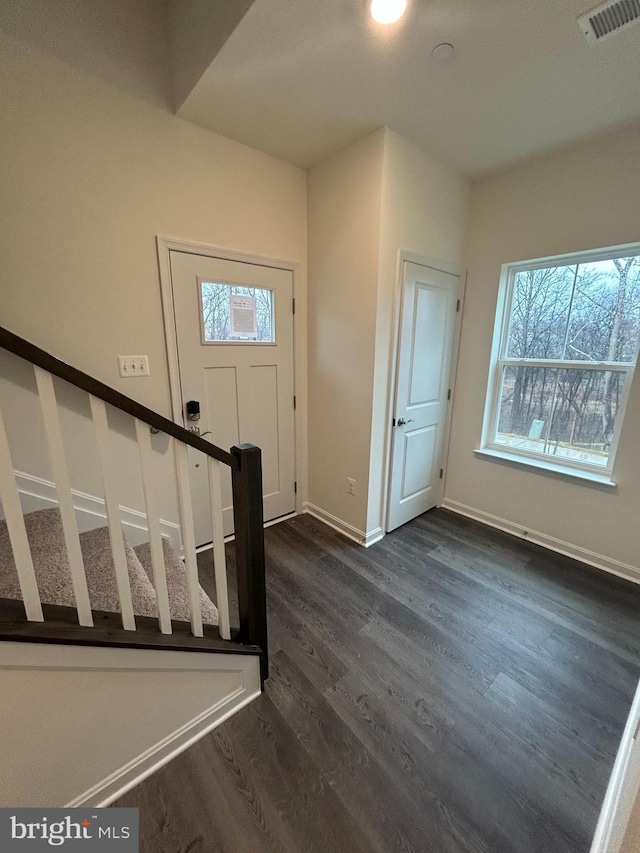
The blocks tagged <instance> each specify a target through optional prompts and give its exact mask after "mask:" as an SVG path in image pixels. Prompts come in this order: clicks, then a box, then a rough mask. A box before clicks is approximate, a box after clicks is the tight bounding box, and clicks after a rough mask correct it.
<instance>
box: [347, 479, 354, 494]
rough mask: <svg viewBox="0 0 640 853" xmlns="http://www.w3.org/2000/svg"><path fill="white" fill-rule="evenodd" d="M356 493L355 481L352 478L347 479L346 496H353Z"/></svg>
mask: <svg viewBox="0 0 640 853" xmlns="http://www.w3.org/2000/svg"><path fill="white" fill-rule="evenodd" d="M355 493H356V481H355V480H354V479H353V477H347V494H348V495H355Z"/></svg>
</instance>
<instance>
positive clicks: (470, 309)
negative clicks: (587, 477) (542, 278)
mask: <svg viewBox="0 0 640 853" xmlns="http://www.w3.org/2000/svg"><path fill="white" fill-rule="evenodd" d="M639 155H640V128H638V127H635V128H629V129H625V130H621V131H619V132H617V133H615V134H611V135H609V136H606V137H602V138H600V139H597V140H595V141H590V142H587V143H583V144H582V145H579V146H576V147H574V148H571V149H567V150H564V151H561V152H559V153H555V154H551V155H548V156H545V157H542V158H540V159H537V160H535V161H533V162H531V163H528V164H525V165H523V166H520V167H518V168H514V169H510V170H509V171H507V172H504V173H502V174H499V175H497V176H495V177H489V178H486V179H485V180H483V181H480V182H479V183H477V184H476V185H475V186H474V188H473V192H472V200H471V212H470V223H469V241H468V250H467V267H468V277H467V292H466V300H465V306H464V315H463V325H462V339H461V351H460V363H459V372H458V376H457V385H456V399H455V404H454V410H453V429H452V440H451V451H450V457H449V461H448V466H447V476H446V483H445V496H446V498H447V499H449V500H452V501H456V502H458V503H459V504H463V505H465V506H467V507H471V508H473V509H474V510H478V511H480V512H481V513H488V514H490V515H493V516H497V517H498V518H500V519H505V520H507V521H508V522H510V523H512V524H514V525H516V526H517V527H519V528H522V529H527V530H530V531H537V532H539V533H542V534H544V535H545V536H547V537H553V538H555V539H557V540H560V541H561V542H565V543H568V544H569V545H571V546H572V547H574V548H575V547H577V548H582V549H585V550H586V552H587V554H586V555H583V556H587V557H588V556H589V552H592V554H593V555H596V557H597V559H596V557H594V559H595V561H596V562H600V563H601V564H602V563H603V562H607V563H609V564H611V565H613V566H614V567H615V565H616V561H617V562H618V563H620V564H622V565H621V566H619V567H618V568H621V569H622V570H625V566H627V567H629V566H630V567H636V568H637V567H638V566H640V558H639V556H638V533H637V525H638V508H639V507H640V454H639V453H638V435H639V434H640V373H638V374H636V377H635V382H634V384H633V387H632V389H631V397H630V400H629V405H628V408H627V415H626V420H625V424H624V429H623V432H622V437H621V441H620V446H619V451H618V457H617V461H616V467H615V471H614V474H613V479H614V480H615V481H616V482H617V483H618V487H617V489H616V490H615V491H611V490H610V489H606V488H602V487H597V486H590V485H585V484H583V483H580V482H577V481H573V480H570V479H568V478H565V477H560V476H553V475H549V474H545V473H537V472H533V471H530V470H527V469H524V468H521V467H518V466H515V465H510V464H500V463H494V462H493V461H489V460H484V459H480V458H478V457H476V456H474V454H473V449H474V448H476V447H478V446H479V443H480V435H481V429H482V417H483V411H484V400H485V392H486V388H487V377H488V369H489V357H490V349H491V339H492V334H493V324H494V316H495V308H496V298H497V294H498V282H499V278H500V267H501V265H502V264H504V263H506V262H508V261H519V260H526V259H530V258H539V257H545V256H548V255H554V254H561V253H565V252H577V251H580V250H584V249H593V248H598V247H603V246H614V245H617V244H622V243H631V242H634V241H638V240H640V170H639V169H638V157H639ZM601 558H604V561H603V559H601ZM612 561H613V562H612Z"/></svg>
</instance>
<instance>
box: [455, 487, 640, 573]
mask: <svg viewBox="0 0 640 853" xmlns="http://www.w3.org/2000/svg"><path fill="white" fill-rule="evenodd" d="M441 506H442V507H443V509H449V510H451V512H456V513H458V515H464V516H466V517H467V518H472V519H473V520H474V521H480V522H481V523H482V524H486V525H488V526H489V527H496V528H497V529H498V530H503V531H504V532H505V533H511V534H512V535H513V536H517V537H518V538H519V539H526V540H527V541H528V542H535V544H536V545H542V547H543V548H548V549H549V550H550V551H556V552H557V553H558V554H564V555H565V557H572V558H573V559H574V560H579V561H580V562H581V563H587V564H588V565H589V566H595V568H597V569H602V570H603V571H605V572H609V573H610V574H612V575H617V576H618V577H620V578H624V579H625V580H629V581H633V583H640V568H638V567H636V566H631V565H629V564H627V563H622V562H620V561H619V560H614V559H612V558H611V557H605V556H604V555H603V554H596V553H595V552H594V551H588V550H587V549H586V548H581V547H580V546H579V545H572V544H571V543H570V542H564V541H563V540H562V539H556V538H554V537H553V536H547V534H546V533H539V532H538V531H537V530H531V528H530V527H526V525H523V524H515V523H514V522H513V521H507V519H505V518H500V517H498V516H497V515H491V514H490V513H488V512H484V511H483V510H480V509H475V508H474V507H471V506H467V505H466V504H462V503H459V502H458V501H453V500H450V499H449V498H445V499H444V500H443V501H442V504H441ZM525 530H526V535H525V534H524V531H525Z"/></svg>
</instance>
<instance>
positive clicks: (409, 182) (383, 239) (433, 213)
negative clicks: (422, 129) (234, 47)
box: [366, 128, 469, 534]
mask: <svg viewBox="0 0 640 853" xmlns="http://www.w3.org/2000/svg"><path fill="white" fill-rule="evenodd" d="M468 193H469V182H468V181H467V180H466V179H465V178H463V177H462V176H461V175H460V174H458V173H457V172H455V171H453V170H452V169H450V168H448V167H447V166H445V165H443V164H442V163H440V162H439V161H438V160H436V159H434V158H433V157H431V156H430V155H429V154H427V153H426V152H424V151H422V150H421V149H420V148H418V147H416V146H415V145H413V144H412V143H410V142H408V141H407V140H406V139H403V137H401V136H398V134H397V133H394V132H393V131H391V130H389V129H388V128H387V129H386V130H385V145H384V177H383V192H382V216H381V228H380V259H379V270H378V305H377V318H376V342H375V346H376V352H375V378H374V396H373V406H372V412H373V414H372V422H371V467H370V473H369V506H368V515H367V527H366V530H367V532H368V533H369V534H371V533H373V532H374V531H376V529H378V528H381V527H382V528H383V527H384V519H383V507H384V499H385V490H386V472H387V467H388V459H387V457H386V454H385V442H386V440H387V438H388V436H389V432H390V422H389V417H388V411H389V399H390V395H391V392H392V384H393V383H392V379H393V377H392V375H391V358H392V347H393V329H394V317H395V297H396V282H397V275H398V254H399V252H400V250H406V251H409V252H415V253H416V254H419V255H422V256H424V257H427V258H430V259H432V260H440V261H446V262H448V263H451V264H458V265H462V262H463V245H464V238H465V223H466V217H467V201H468Z"/></svg>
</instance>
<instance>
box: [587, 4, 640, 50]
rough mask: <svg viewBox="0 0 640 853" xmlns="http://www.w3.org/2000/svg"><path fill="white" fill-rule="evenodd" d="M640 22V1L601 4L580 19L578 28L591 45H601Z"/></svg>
mask: <svg viewBox="0 0 640 853" xmlns="http://www.w3.org/2000/svg"><path fill="white" fill-rule="evenodd" d="M638 21H640V0H614V2H609V3H600V5H599V6H594V8H593V9H591V10H590V11H588V12H585V13H584V15H580V17H579V18H578V26H579V27H580V29H581V30H582V32H583V33H584V36H585V38H586V40H587V41H588V42H589V44H599V43H600V42H601V41H604V40H605V39H607V38H609V36H612V35H614V33H617V32H619V31H620V30H622V29H626V28H627V27H628V26H630V25H631V24H637V23H638Z"/></svg>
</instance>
